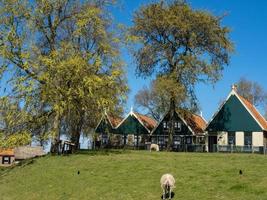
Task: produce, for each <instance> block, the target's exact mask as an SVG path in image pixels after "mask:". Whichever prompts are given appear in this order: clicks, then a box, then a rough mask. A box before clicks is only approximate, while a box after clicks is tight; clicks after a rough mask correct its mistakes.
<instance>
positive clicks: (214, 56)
mask: <svg viewBox="0 0 267 200" xmlns="http://www.w3.org/2000/svg"><path fill="white" fill-rule="evenodd" d="M221 21H222V17H217V16H214V15H212V14H211V13H209V12H207V11H202V10H194V9H192V8H191V7H190V6H189V5H188V4H187V3H185V2H183V1H164V2H163V1H161V2H156V3H151V4H147V5H144V6H142V7H141V8H140V9H139V10H137V11H136V12H135V13H134V17H133V26H132V27H131V29H130V33H131V37H130V39H132V40H134V41H135V42H136V43H137V44H136V43H135V45H134V49H133V55H134V58H135V61H136V64H137V68H136V69H137V70H136V71H137V74H138V75H140V76H144V77H147V76H151V75H155V76H156V77H159V78H161V79H165V80H166V81H168V80H172V81H171V82H172V83H173V84H175V86H176V87H178V88H182V89H183V90H184V91H186V95H187V97H189V98H190V99H191V100H192V101H193V102H195V100H196V95H195V91H194V87H195V85H196V84H197V83H199V82H204V83H215V82H216V81H217V80H218V79H219V78H220V77H221V74H222V73H221V72H222V70H223V68H224V66H225V65H228V64H229V54H230V53H231V52H232V50H233V47H232V43H231V41H230V39H229V28H228V27H226V26H223V25H222V23H221ZM170 88H173V89H174V90H172V89H170V90H169V96H170V97H172V98H175V97H176V95H177V94H176V91H175V90H176V89H175V87H170ZM172 134H173V133H170V137H169V145H168V146H170V144H171V142H172V141H171V138H172Z"/></svg>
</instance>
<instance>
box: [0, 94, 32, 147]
mask: <svg viewBox="0 0 267 200" xmlns="http://www.w3.org/2000/svg"><path fill="white" fill-rule="evenodd" d="M30 118H31V116H30V115H29V114H28V113H27V112H26V111H25V110H22V109H21V108H20V107H19V105H18V104H17V102H12V101H10V99H8V98H6V97H2V98H0V148H11V147H16V146H20V145H25V144H29V143H30V138H31V133H30V131H29V130H30V125H29V124H28V123H27V122H29V121H30Z"/></svg>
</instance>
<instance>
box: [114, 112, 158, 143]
mask: <svg viewBox="0 0 267 200" xmlns="http://www.w3.org/2000/svg"><path fill="white" fill-rule="evenodd" d="M156 124H157V122H156V121H155V120H154V119H152V118H150V117H148V116H145V115H142V114H140V113H137V112H134V111H133V109H131V111H130V113H129V114H128V115H127V116H126V117H125V118H124V119H123V120H122V121H121V122H120V123H119V125H118V126H117V133H119V134H120V135H121V136H122V141H121V142H122V143H123V145H126V144H127V145H129V146H135V147H140V146H142V147H144V145H145V142H146V141H148V140H149V135H150V132H151V131H152V130H153V129H154V127H155V126H156Z"/></svg>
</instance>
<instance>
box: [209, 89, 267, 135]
mask: <svg viewBox="0 0 267 200" xmlns="http://www.w3.org/2000/svg"><path fill="white" fill-rule="evenodd" d="M233 95H234V96H236V97H237V99H238V100H239V101H240V102H241V104H242V105H243V106H244V108H245V109H246V110H247V111H248V113H249V114H250V116H251V117H252V118H253V119H254V120H255V122H256V123H257V124H258V125H259V126H260V127H261V129H262V130H267V121H266V120H265V119H264V117H263V116H262V115H261V114H260V112H259V111H258V110H257V108H256V107H255V106H254V105H253V104H252V103H251V102H250V101H248V100H247V99H245V98H244V97H242V96H241V95H239V94H238V93H237V92H236V88H235V87H232V90H231V92H230V94H229V95H228V97H227V98H226V100H225V101H224V102H223V104H222V105H221V106H220V107H219V109H218V111H217V112H216V113H215V114H214V115H213V116H212V118H211V120H210V121H209V123H208V125H207V127H209V125H210V124H211V122H212V121H213V120H214V119H215V117H216V116H217V115H218V114H219V112H220V110H221V109H222V108H223V107H224V105H225V104H226V102H227V101H228V100H229V99H230V97H231V96H233Z"/></svg>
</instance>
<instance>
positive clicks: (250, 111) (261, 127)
mask: <svg viewBox="0 0 267 200" xmlns="http://www.w3.org/2000/svg"><path fill="white" fill-rule="evenodd" d="M234 92H235V91H234ZM235 95H236V96H237V98H238V100H239V101H240V102H241V103H242V105H243V106H245V108H246V110H247V111H248V112H249V114H250V115H251V116H252V117H253V119H254V120H255V121H256V122H257V123H258V125H260V127H261V129H262V130H265V129H264V128H263V126H262V125H261V123H260V122H259V121H258V120H257V119H256V118H255V116H254V115H253V114H252V113H251V111H250V110H249V109H248V108H247V106H246V104H245V103H244V102H243V101H242V99H240V97H239V95H238V94H237V93H236V92H235ZM243 98H244V97H243ZM251 105H252V106H253V107H254V108H255V110H256V111H257V112H258V114H259V115H260V116H261V117H262V118H263V116H262V115H261V113H260V112H259V111H258V110H257V108H256V107H255V106H254V105H253V104H251Z"/></svg>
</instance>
